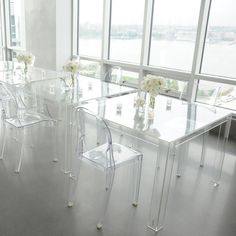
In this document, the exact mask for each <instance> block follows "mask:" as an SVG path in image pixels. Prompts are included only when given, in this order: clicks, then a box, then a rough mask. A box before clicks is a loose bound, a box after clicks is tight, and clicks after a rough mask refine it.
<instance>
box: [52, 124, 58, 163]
mask: <svg viewBox="0 0 236 236" xmlns="http://www.w3.org/2000/svg"><path fill="white" fill-rule="evenodd" d="M57 131H58V123H57V122H55V123H54V124H53V126H52V132H53V134H52V139H53V143H52V145H53V155H54V158H53V162H58V151H57V150H58V140H57V139H58V135H57Z"/></svg>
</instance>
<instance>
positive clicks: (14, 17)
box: [8, 0, 25, 48]
mask: <svg viewBox="0 0 236 236" xmlns="http://www.w3.org/2000/svg"><path fill="white" fill-rule="evenodd" d="M8 7H9V19H8V20H9V31H10V35H9V46H10V47H19V48H22V47H23V48H24V47H25V18H24V15H25V13H24V12H25V10H24V0H8Z"/></svg>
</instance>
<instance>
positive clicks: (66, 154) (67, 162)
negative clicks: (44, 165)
mask: <svg viewBox="0 0 236 236" xmlns="http://www.w3.org/2000/svg"><path fill="white" fill-rule="evenodd" d="M70 133H71V109H70V108H69V107H68V105H66V111H65V140H64V141H65V152H64V166H63V167H62V171H63V172H64V173H65V174H68V173H70V153H71V150H70V149H71V148H70Z"/></svg>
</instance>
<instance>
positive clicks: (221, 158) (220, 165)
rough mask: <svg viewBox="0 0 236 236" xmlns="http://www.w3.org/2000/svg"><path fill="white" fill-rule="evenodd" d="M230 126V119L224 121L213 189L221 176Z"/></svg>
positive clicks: (217, 184)
mask: <svg viewBox="0 0 236 236" xmlns="http://www.w3.org/2000/svg"><path fill="white" fill-rule="evenodd" d="M230 126H231V117H229V118H228V119H227V121H226V125H225V132H224V136H223V140H222V144H221V145H219V144H218V147H219V149H220V151H219V160H218V161H216V175H215V177H214V180H213V183H214V186H215V187H217V186H219V181H220V178H221V174H222V168H223V164H224V159H225V150H226V146H227V142H228V138H229V132H230ZM219 137H220V132H219ZM219 137H218V138H219Z"/></svg>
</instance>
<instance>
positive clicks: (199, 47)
mask: <svg viewBox="0 0 236 236" xmlns="http://www.w3.org/2000/svg"><path fill="white" fill-rule="evenodd" d="M210 6H211V0H202V1H201V6H200V13H199V19H198V28H197V36H196V43H195V48H194V55H193V64H192V71H191V77H190V80H189V83H188V90H187V100H188V101H190V102H193V101H195V98H196V93H197V85H198V80H197V79H196V76H195V75H196V74H198V73H199V71H200V67H201V63H202V55H203V50H204V43H205V38H206V32H207V24H208V18H209V12H210Z"/></svg>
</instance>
